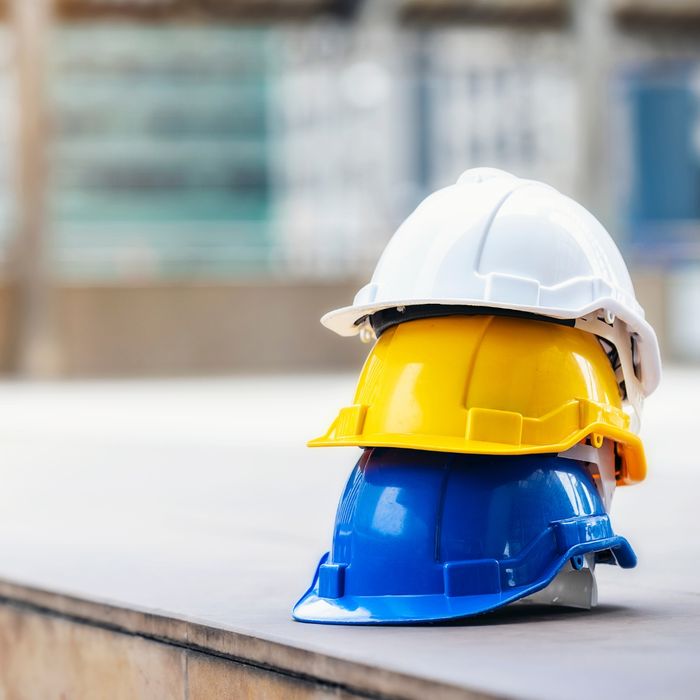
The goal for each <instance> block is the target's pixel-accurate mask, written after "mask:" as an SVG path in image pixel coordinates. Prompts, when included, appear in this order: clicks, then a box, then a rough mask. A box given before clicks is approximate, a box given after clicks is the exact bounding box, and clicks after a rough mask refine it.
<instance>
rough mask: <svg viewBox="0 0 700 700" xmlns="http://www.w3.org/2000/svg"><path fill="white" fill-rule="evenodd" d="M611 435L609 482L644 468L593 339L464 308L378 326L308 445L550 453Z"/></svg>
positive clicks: (638, 477) (635, 478)
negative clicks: (349, 395) (350, 382)
mask: <svg viewBox="0 0 700 700" xmlns="http://www.w3.org/2000/svg"><path fill="white" fill-rule="evenodd" d="M606 438H607V439H609V440H611V441H613V442H614V443H615V450H616V455H617V460H616V462H617V464H616V478H617V483H618V484H633V483H636V482H639V481H642V479H644V477H645V475H646V459H645V456H644V449H643V447H642V443H641V441H640V439H639V438H638V437H637V436H636V435H635V434H634V433H632V432H631V431H630V430H629V417H628V415H627V414H626V413H625V412H624V411H623V409H622V399H621V397H620V393H619V389H618V386H617V380H616V378H615V373H614V371H613V369H612V367H611V366H610V363H609V361H608V358H607V356H606V355H605V352H604V350H603V349H602V347H601V345H600V343H599V342H598V340H597V339H596V338H595V337H594V336H593V335H591V334H590V333H586V332H584V331H581V330H578V329H576V328H572V327H570V326H565V325H560V324H557V323H551V322H547V321H535V320H530V319H528V320H524V319H519V318H511V317H505V316H490V315H488V316H487V315H474V316H448V317H443V318H424V319H419V320H415V321H407V322H405V323H402V324H400V325H396V326H393V327H391V328H389V329H387V330H386V331H385V332H384V333H383V334H382V335H381V337H380V338H379V340H378V341H377V343H376V344H375V346H374V348H373V349H372V351H371V353H370V355H369V357H368V358H367V361H366V362H365V366H364V368H363V370H362V374H361V375H360V379H359V382H358V385H357V390H356V392H355V399H354V401H353V403H352V405H350V406H346V407H345V408H342V409H341V410H340V413H339V414H338V416H337V417H336V419H335V421H333V423H332V425H331V427H330V428H329V430H328V432H327V433H326V434H325V435H323V436H322V437H319V438H316V439H315V440H311V441H310V442H309V443H308V444H309V446H310V447H324V446H335V445H357V446H360V447H404V448H410V449H419V450H434V451H438V452H462V453H472V454H493V455H517V454H533V453H559V452H563V451H565V450H567V449H569V448H571V447H573V446H574V445H575V444H577V443H579V442H589V443H590V444H592V445H593V446H595V447H600V446H601V445H602V443H603V440H604V439H606Z"/></svg>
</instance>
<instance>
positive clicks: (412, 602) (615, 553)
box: [292, 535, 637, 625]
mask: <svg viewBox="0 0 700 700" xmlns="http://www.w3.org/2000/svg"><path fill="white" fill-rule="evenodd" d="M591 552H601V553H606V554H607V553H609V557H610V558H611V559H612V560H613V561H614V562H615V563H616V564H617V565H618V566H620V567H622V568H625V569H628V568H633V567H635V566H636V564H637V557H636V555H635V553H634V551H633V549H632V547H631V545H630V544H629V542H628V541H627V540H626V539H625V538H624V537H620V536H619V535H615V536H613V537H608V538H605V539H601V540H597V541H592V542H586V543H582V544H578V545H575V546H573V547H571V548H570V549H569V550H568V551H566V552H565V553H563V554H561V555H560V556H559V557H558V558H557V559H555V560H554V561H552V562H551V564H550V566H549V567H548V568H547V569H546V571H545V572H544V573H543V574H542V575H541V576H540V577H539V578H538V580H537V581H535V582H533V583H531V584H528V585H525V586H518V587H514V588H512V589H510V590H508V591H502V592H500V593H487V594H483V595H466V596H448V595H445V594H429V595H375V596H371V595H364V596H362V595H346V596H342V597H340V598H323V597H321V596H320V595H319V571H320V569H321V566H322V565H323V564H324V563H326V561H327V560H328V557H329V555H328V553H326V554H325V555H324V556H323V557H321V560H320V561H319V564H318V566H317V568H316V573H315V575H314V579H313V582H312V584H311V587H310V588H309V590H308V591H307V592H306V593H305V594H304V595H303V596H302V597H301V599H300V600H299V601H298V602H297V603H296V605H295V606H294V609H293V611H292V617H293V618H294V619H295V620H297V621H298V622H313V623H322V624H323V623H326V624H347V625H402V624H406V625H409V624H416V623H421V622H440V621H447V620H454V619H459V618H463V617H471V616H473V615H480V614H483V613H487V612H490V611H492V610H497V609H498V608H501V607H503V606H505V605H508V604H509V603H513V602H515V601H516V600H520V599H521V598H525V597H527V596H529V595H531V594H533V593H536V592H537V591H540V590H542V589H543V588H546V587H547V586H548V585H549V584H550V583H551V582H552V581H553V580H554V578H555V576H556V575H557V574H558V573H559V571H560V570H561V569H562V567H564V565H565V564H566V562H567V561H568V560H569V559H571V558H572V557H575V556H579V555H584V554H588V553H591Z"/></svg>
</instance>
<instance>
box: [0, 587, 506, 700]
mask: <svg viewBox="0 0 700 700" xmlns="http://www.w3.org/2000/svg"><path fill="white" fill-rule="evenodd" d="M38 669H41V673H37V670H38ZM96 688H100V690H101V692H102V693H108V695H109V697H110V698H120V697H124V698H137V697H144V698H146V697H148V698H155V697H157V698H159V699H161V698H162V699H164V700H165V699H167V698H178V699H179V698H188V699H189V700H193V699H194V698H218V697H221V698H224V697H225V698H231V697H261V698H263V697H264V698H284V699H285V700H286V699H287V698H300V699H301V698H304V699H305V698H326V697H333V698H346V697H347V698H350V697H354V698H377V699H383V698H407V699H415V700H422V699H423V698H426V697H430V698H435V699H436V700H451V699H452V698H462V699H467V700H469V699H471V698H474V699H477V698H494V697H499V696H497V695H487V694H483V693H479V692H471V691H467V690H466V689H463V688H462V689H460V688H455V687H451V686H449V685H446V684H443V683H439V682H436V681H427V680H425V679H421V678H417V677H412V676H408V675H405V674H401V673H395V672H391V671H388V670H385V669H380V668H377V667H372V666H367V665H364V664H359V663H353V662H350V661H347V660H344V659H340V658H334V657H331V656H327V655H324V654H321V653H317V652H313V651H309V650H305V649H299V648H295V647H292V646H289V645H287V644H282V643H278V642H274V641H271V640H263V639H259V638H255V637H251V636H250V635H246V634H243V633H239V632H236V631H234V630H226V629H221V628H215V627H212V626H209V625H205V624H201V623H197V622H193V621H186V620H181V619H176V618H173V617H168V616H166V615H158V614H154V613H152V612H148V611H140V610H135V609H127V608H123V607H118V606H113V605H108V604H105V603H97V602H91V601H88V600H83V599H79V598H75V597H71V596H66V595H60V594H56V593H50V592H47V591H42V590H39V589H35V588H31V587H27V586H22V585H18V584H13V583H10V582H7V581H0V697H8V698H16V699H17V700H20V699H21V698H35V697H64V696H65V697H69V698H88V697H91V696H94V693H95V690H96Z"/></svg>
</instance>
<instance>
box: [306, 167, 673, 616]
mask: <svg viewBox="0 0 700 700" xmlns="http://www.w3.org/2000/svg"><path fill="white" fill-rule="evenodd" d="M322 322H323V323H324V325H326V326H327V327H328V328H331V329H332V330H334V331H336V332H337V333H340V334H341V335H354V334H357V333H360V334H362V335H363V336H364V337H365V339H373V338H375V337H376V338H377V342H376V344H375V345H374V347H373V349H372V351H371V352H370V355H369V357H368V359H367V361H366V363H365V366H364V369H363V371H362V374H361V375H360V379H359V383H358V386H357V390H356V394H355V398H354V400H353V402H352V404H351V405H349V406H346V407H345V408H342V409H341V410H340V412H339V414H338V416H337V418H336V419H335V421H334V422H333V424H332V425H331V427H330V429H329V430H328V431H327V432H326V434H325V435H323V436H322V437H320V438H317V439H316V440H312V441H311V442H310V443H309V444H310V445H312V446H334V445H354V446H360V447H362V448H364V450H363V453H362V456H361V458H360V460H359V462H358V463H357V465H356V467H355V468H354V470H353V472H352V474H351V476H350V479H349V481H348V484H347V487H346V489H345V492H344V493H343V496H342V498H341V502H340V506H339V508H338V512H337V517H336V526H335V531H334V535H333V545H332V550H331V552H330V553H329V554H327V555H325V556H324V557H323V558H322V559H321V562H320V564H319V566H318V569H317V571H316V576H315V577H314V581H313V583H312V585H311V588H310V589H309V590H308V591H307V593H306V594H305V595H304V596H302V598H301V600H300V601H299V602H298V603H297V604H296V606H295V608H294V617H295V618H296V619H297V620H302V621H307V622H329V623H330V622H336V623H359V624H362V623H370V624H371V623H402V622H403V623H406V622H419V621H431V620H444V619H450V618H455V617H463V616H466V615H472V614H476V613H482V612H486V611H488V610H492V609H494V608H497V607H500V606H502V605H505V604H507V603H511V602H514V601H516V600H527V601H536V602H547V603H554V604H564V605H571V606H575V607H590V606H592V605H594V604H595V602H596V595H597V593H596V583H595V576H594V568H595V565H596V563H608V564H615V563H616V564H619V565H620V566H622V567H632V566H634V565H635V564H636V557H635V555H634V552H633V551H632V549H631V547H630V545H629V544H628V542H627V541H626V540H625V539H624V538H622V537H620V536H617V535H615V534H614V533H613V530H612V527H611V523H610V518H609V516H608V510H609V507H610V503H611V499H612V495H613V491H614V488H615V485H616V484H619V485H628V484H634V483H637V482H639V481H641V480H642V479H643V478H644V476H645V472H646V463H645V457H644V450H643V447H642V444H641V441H640V439H639V437H638V436H637V435H636V431H637V430H638V429H639V422H640V418H641V410H642V403H643V398H644V397H645V396H646V395H648V394H650V393H651V392H652V391H653V390H654V389H655V388H656V386H657V384H658V382H659V376H660V359H659V350H658V344H657V341H656V336H655V334H654V331H653V329H652V328H651V326H650V325H649V324H648V323H647V322H646V321H645V320H644V312H643V310H642V308H641V307H640V306H639V304H638V303H637V301H636V299H635V295H634V290H633V287H632V283H631V281H630V278H629V275H628V273H627V269H626V267H625V264H624V261H623V260H622V257H621V256H620V253H619V251H618V250H617V248H616V247H615V244H614V243H613V241H612V239H611V238H610V236H609V235H608V233H607V232H606V231H605V229H604V228H603V227H602V226H601V224H600V223H599V222H598V221H597V220H596V219H595V218H594V217H593V216H592V215H591V214H590V213H588V212H587V211H586V210H585V209H584V208H583V207H581V206H580V205H578V204H576V203H575V202H574V201H572V200H571V199H569V198H567V197H565V196H563V195H562V194H560V193H559V192H557V191H556V190H554V189H552V188H551V187H548V186H546V185H544V184H542V183H539V182H534V181H529V180H521V179H519V178H516V177H514V176H512V175H509V174H508V173H504V172H502V171H498V170H493V169H487V168H480V169H476V170H469V171H467V172H466V173H464V175H462V177H461V178H460V179H459V180H458V182H457V183H456V184H455V185H453V186H451V187H447V188H445V189H443V190H440V191H438V192H436V193H434V194H433V195H431V196H430V197H428V198H427V199H426V200H425V201H424V202H423V203H422V204H421V205H420V206H419V207H418V208H417V209H416V211H415V212H414V213H413V214H412V215H411V216H410V217H409V218H408V219H407V220H406V221H405V222H404V224H403V225H402V226H401V227H400V228H399V230H398V231H397V232H396V234H395V235H394V237H393V238H392V240H391V241H390V242H389V244H388V246H387V248H386V250H385V251H384V253H383V255H382V257H381V259H380V260H379V263H378V265H377V268H376V270H375V273H374V276H373V278H372V281H371V282H370V283H369V284H368V285H367V286H365V287H363V288H362V289H361V290H360V292H359V293H358V294H357V296H356V297H355V302H354V304H353V305H352V306H350V307H347V308H343V309H339V310H337V311H333V312H331V313H329V314H327V315H326V316H324V318H323V319H322Z"/></svg>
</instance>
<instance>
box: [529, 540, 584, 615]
mask: <svg viewBox="0 0 700 700" xmlns="http://www.w3.org/2000/svg"><path fill="white" fill-rule="evenodd" d="M581 559H582V560H583V561H577V562H575V564H574V563H572V562H571V561H568V562H567V563H566V565H565V566H564V567H563V568H562V570H561V571H560V572H559V573H558V574H557V575H556V577H555V578H554V580H553V581H552V582H551V583H550V584H549V585H548V586H547V587H546V588H543V589H542V590H541V591H537V593H533V594H532V595H529V596H527V597H526V598H521V599H520V600H519V601H517V602H516V603H515V605H555V606H557V607H559V606H561V607H567V608H579V609H583V610H590V609H591V608H594V607H595V606H596V605H598V584H597V583H596V578H595V554H584V555H583V556H582V557H581Z"/></svg>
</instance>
